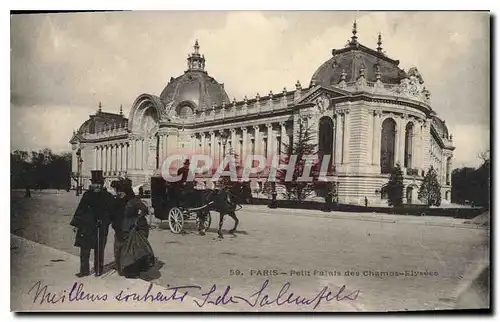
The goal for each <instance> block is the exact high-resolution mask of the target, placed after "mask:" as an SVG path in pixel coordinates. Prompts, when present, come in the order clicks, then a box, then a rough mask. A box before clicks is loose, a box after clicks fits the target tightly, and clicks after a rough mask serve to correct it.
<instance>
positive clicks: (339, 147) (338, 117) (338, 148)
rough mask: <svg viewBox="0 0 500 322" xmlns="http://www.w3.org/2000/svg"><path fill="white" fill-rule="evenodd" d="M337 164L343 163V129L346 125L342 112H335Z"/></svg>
mask: <svg viewBox="0 0 500 322" xmlns="http://www.w3.org/2000/svg"><path fill="white" fill-rule="evenodd" d="M335 128H336V132H335V164H337V165H338V164H341V163H342V137H343V134H342V131H343V129H344V126H343V125H342V114H340V113H337V114H335Z"/></svg>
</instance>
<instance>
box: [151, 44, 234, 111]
mask: <svg viewBox="0 0 500 322" xmlns="http://www.w3.org/2000/svg"><path fill="white" fill-rule="evenodd" d="M194 50H195V51H194V52H193V53H192V54H191V55H189V56H188V70H187V71H186V72H185V73H184V74H183V75H181V76H179V77H177V78H173V77H172V78H171V79H170V82H169V83H168V84H167V86H166V87H165V88H164V89H163V91H162V92H161V94H160V98H161V100H162V101H163V102H164V103H165V104H166V105H170V104H172V107H173V108H175V109H176V110H178V109H179V108H180V107H182V106H181V105H184V104H181V103H186V104H188V105H190V106H191V107H192V108H194V109H195V110H197V111H199V110H202V109H208V108H210V107H211V106H212V105H214V104H215V105H222V103H223V102H226V103H228V102H229V96H228V95H227V93H226V91H225V90H224V84H221V83H218V82H217V81H216V80H215V79H214V78H213V77H211V76H209V75H208V73H207V72H206V71H205V70H204V69H205V57H204V56H203V55H200V53H199V45H198V41H196V43H195V45H194ZM193 105H194V106H193Z"/></svg>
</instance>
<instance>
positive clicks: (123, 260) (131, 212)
mask: <svg viewBox="0 0 500 322" xmlns="http://www.w3.org/2000/svg"><path fill="white" fill-rule="evenodd" d="M116 191H117V196H118V198H119V206H118V208H119V210H118V211H119V212H121V213H122V214H123V215H122V216H121V218H120V220H119V222H118V223H117V224H116V225H115V226H116V229H115V230H116V232H115V264H116V267H117V271H118V273H119V274H120V275H124V276H125V277H127V278H137V277H139V275H140V273H141V272H145V271H147V270H149V268H151V267H152V266H153V265H154V254H153V253H152V249H151V245H150V244H149V243H148V241H147V238H148V237H149V224H148V221H147V219H146V216H147V215H148V208H147V207H146V205H145V204H144V203H143V202H142V201H141V199H139V198H138V197H137V196H136V195H135V194H134V191H133V190H132V185H131V182H130V181H129V180H121V182H120V183H118V184H117V185H116ZM120 222H121V223H120ZM139 235H141V236H139ZM134 243H135V244H134ZM124 248H125V249H124ZM143 255H144V256H143Z"/></svg>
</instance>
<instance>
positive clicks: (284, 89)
mask: <svg viewBox="0 0 500 322" xmlns="http://www.w3.org/2000/svg"><path fill="white" fill-rule="evenodd" d="M286 93H287V91H286V87H283V96H285V95H286Z"/></svg>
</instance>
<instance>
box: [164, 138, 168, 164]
mask: <svg viewBox="0 0 500 322" xmlns="http://www.w3.org/2000/svg"><path fill="white" fill-rule="evenodd" d="M163 144H164V147H163V158H164V159H166V158H167V156H168V133H166V134H165V141H163Z"/></svg>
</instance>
